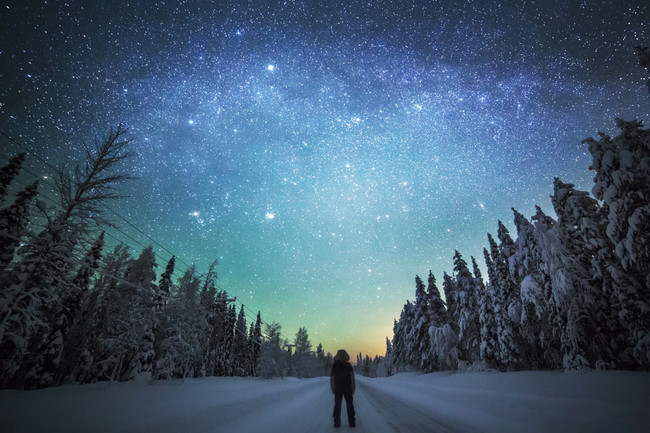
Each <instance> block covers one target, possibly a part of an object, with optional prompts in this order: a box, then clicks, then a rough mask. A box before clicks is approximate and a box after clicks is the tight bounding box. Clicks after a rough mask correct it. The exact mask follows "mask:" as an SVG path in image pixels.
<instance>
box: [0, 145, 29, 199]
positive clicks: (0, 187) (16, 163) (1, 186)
mask: <svg viewBox="0 0 650 433" xmlns="http://www.w3.org/2000/svg"><path fill="white" fill-rule="evenodd" d="M24 161H25V153H20V154H18V155H17V156H14V157H13V158H11V159H10V160H9V163H8V164H7V165H5V166H3V167H0V203H2V201H3V200H4V198H5V196H6V195H7V189H8V188H9V185H11V181H13V179H14V178H15V177H16V175H18V173H19V172H20V168H21V167H22V165H23V162H24Z"/></svg>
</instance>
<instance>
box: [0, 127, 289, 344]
mask: <svg viewBox="0 0 650 433" xmlns="http://www.w3.org/2000/svg"><path fill="white" fill-rule="evenodd" d="M0 135H2V136H4V137H5V138H7V139H8V140H10V141H11V142H12V143H14V144H15V145H17V146H18V147H20V148H21V149H23V150H24V151H26V152H28V153H29V154H30V155H32V156H34V157H35V158H36V159H38V160H39V161H41V162H42V163H43V164H45V165H46V166H48V167H50V168H51V169H52V170H54V172H59V168H57V167H55V166H54V165H52V164H51V163H50V162H49V161H47V160H46V159H44V158H42V157H41V156H39V155H38V154H37V153H36V152H35V151H33V150H32V149H31V148H29V146H27V145H25V144H23V143H21V142H19V141H17V140H15V139H14V138H13V137H11V136H10V135H9V134H7V133H6V132H4V131H3V130H0ZM0 156H2V157H3V158H5V159H6V160H7V161H10V160H11V158H10V157H8V156H7V155H4V154H0ZM21 170H24V171H25V172H26V173H28V174H31V175H32V176H33V177H34V178H36V179H37V180H38V181H39V182H43V183H44V184H46V185H48V186H49V187H50V188H52V190H53V191H56V190H57V187H56V185H54V184H52V183H51V182H49V181H48V180H47V179H43V178H42V177H41V176H39V175H37V174H36V173H34V172H33V171H31V170H29V169H28V168H26V167H21ZM17 181H18V183H21V184H22V185H23V186H27V185H26V184H25V183H23V182H21V181H19V180H17ZM38 196H39V197H44V198H45V199H46V200H48V201H50V202H52V203H54V204H56V205H59V203H58V202H57V201H56V200H55V199H53V198H51V197H49V196H48V195H46V194H43V193H40V192H39V195H38ZM101 205H102V206H103V207H104V208H106V209H107V210H108V211H110V212H111V213H112V214H113V215H115V216H117V217H118V218H119V219H121V220H122V221H124V222H125V223H126V224H128V225H129V226H131V227H132V228H133V229H135V230H136V231H137V232H138V233H140V234H142V235H143V236H145V237H146V238H147V239H149V240H150V241H151V242H153V243H154V244H156V245H157V246H158V247H160V248H161V249H163V250H164V251H165V252H167V253H168V254H170V255H171V256H173V257H175V258H176V260H178V261H179V262H180V263H181V264H183V265H185V266H186V269H185V272H187V270H188V269H189V268H191V265H189V264H188V263H187V262H185V261H184V260H183V259H182V258H181V257H180V256H178V255H176V254H174V253H172V252H171V251H170V250H169V249H167V248H166V247H165V246H163V245H162V244H161V243H159V242H158V241H156V240H155V239H154V238H152V237H151V236H149V235H148V234H147V233H145V232H144V231H143V230H141V229H140V228H139V227H137V226H136V225H135V224H133V223H132V222H130V221H129V220H128V219H127V218H125V217H124V216H122V215H121V214H120V213H118V212H117V211H115V210H114V209H112V208H111V207H110V206H108V205H107V204H106V203H103V202H102V203H101ZM109 227H110V228H112V229H115V230H117V231H118V232H120V233H121V234H122V235H124V236H126V237H127V238H129V239H131V240H132V241H133V242H135V243H136V244H138V245H140V246H141V247H142V248H145V246H144V244H142V243H141V242H140V241H138V240H137V239H135V238H134V237H132V236H131V235H129V234H127V233H125V232H124V231H122V230H121V229H119V228H118V227H117V226H115V225H114V224H109ZM104 231H105V233H106V235H108V236H109V237H111V238H113V239H114V240H116V241H117V242H119V243H122V244H125V245H127V246H129V245H128V244H127V243H125V242H123V241H122V240H120V239H119V238H117V237H115V236H114V235H112V234H111V233H109V232H107V231H106V230H104ZM154 254H156V256H158V258H160V259H161V260H162V261H163V262H164V261H165V259H164V258H163V257H161V256H160V255H158V254H157V253H154ZM80 265H81V266H83V264H80ZM103 275H106V276H107V277H108V278H115V279H116V280H118V281H120V282H122V283H125V284H128V282H127V281H126V280H124V279H122V278H120V277H117V276H114V275H108V274H103ZM204 275H205V274H200V275H198V276H197V278H201V277H203V276H204ZM131 285H132V284H131ZM215 286H216V288H217V289H219V290H221V291H223V292H225V293H227V291H226V290H224V289H223V288H221V287H220V286H218V285H215ZM235 300H236V301H237V302H239V303H240V304H241V305H242V306H243V307H244V310H248V311H250V312H251V313H252V314H253V317H254V319H253V318H251V317H250V316H248V315H247V314H246V312H245V311H244V316H245V317H246V318H247V319H248V320H249V321H250V322H255V321H257V313H255V311H253V310H252V309H251V308H249V307H248V306H246V305H245V304H244V303H243V302H242V301H241V300H239V299H237V298H236V297H235ZM262 323H263V324H264V325H266V326H268V327H270V326H271V325H270V324H269V323H268V322H266V321H264V320H262ZM278 334H279V336H280V337H282V338H284V339H285V340H288V339H287V338H286V337H285V336H284V335H282V333H278ZM267 338H268V336H267Z"/></svg>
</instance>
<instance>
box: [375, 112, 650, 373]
mask: <svg viewBox="0 0 650 433" xmlns="http://www.w3.org/2000/svg"><path fill="white" fill-rule="evenodd" d="M617 126H618V128H619V129H620V131H621V133H620V135H618V136H616V137H614V138H611V137H609V136H607V135H605V134H601V136H600V139H599V140H595V139H593V138H590V139H587V140H584V141H583V143H584V144H586V145H587V146H588V149H589V152H590V153H591V155H592V157H593V163H592V165H591V169H592V170H594V172H595V177H594V182H595V184H594V187H593V189H592V192H593V196H594V197H595V198H593V197H591V196H590V195H589V193H588V192H586V191H579V190H576V189H575V187H574V185H573V184H570V183H564V182H562V181H561V180H560V179H558V178H555V180H554V182H553V194H552V195H551V202H552V205H553V210H554V211H555V215H556V216H557V218H553V217H551V216H549V215H547V214H546V213H544V211H543V210H542V209H541V208H540V207H537V208H536V213H535V215H533V216H532V217H531V218H530V219H527V218H526V217H525V216H524V215H522V214H521V213H520V212H518V211H517V210H516V209H513V210H512V211H513V213H514V225H515V227H516V230H517V235H516V237H515V238H514V239H513V237H512V235H511V234H510V233H509V231H508V229H507V228H506V227H505V225H504V224H503V223H502V222H501V221H499V223H498V230H497V236H496V238H495V237H494V236H492V235H491V234H489V233H488V235H487V238H488V247H486V248H484V249H483V253H484V258H485V264H486V267H487V272H488V279H487V282H485V281H484V279H483V276H482V275H481V271H480V269H479V266H478V265H477V262H476V260H475V258H474V257H471V259H470V261H471V267H470V265H468V263H467V261H466V260H465V259H464V258H463V257H462V255H461V254H460V253H459V252H458V251H456V253H455V255H454V258H453V263H454V269H453V272H452V274H451V275H449V274H448V273H447V272H445V273H444V274H443V280H442V290H443V293H444V300H443V299H442V297H441V292H440V289H439V288H438V286H437V281H436V278H435V276H434V274H433V273H432V272H431V271H429V275H428V278H427V285H426V287H425V283H424V281H423V280H422V279H421V278H420V277H419V276H416V277H415V301H414V302H410V301H407V303H406V305H404V308H403V309H402V312H401V315H400V318H399V320H396V321H395V324H394V328H393V330H394V336H393V339H392V341H389V340H388V339H387V342H386V344H387V352H386V358H385V359H384V360H383V365H382V368H383V370H384V371H385V372H387V374H391V373H393V372H397V371H404V370H410V369H419V370H422V371H425V372H430V371H434V370H448V369H455V368H457V367H458V368H460V369H461V370H467V369H472V370H479V371H480V370H485V369H498V370H504V371H512V370H537V369H560V368H563V369H567V370H580V369H585V368H592V369H593V368H595V369H632V370H638V369H644V370H647V369H648V367H650V305H649V302H650V131H649V130H647V129H643V127H642V124H641V123H640V122H637V121H631V122H626V121H623V120H620V119H617Z"/></svg>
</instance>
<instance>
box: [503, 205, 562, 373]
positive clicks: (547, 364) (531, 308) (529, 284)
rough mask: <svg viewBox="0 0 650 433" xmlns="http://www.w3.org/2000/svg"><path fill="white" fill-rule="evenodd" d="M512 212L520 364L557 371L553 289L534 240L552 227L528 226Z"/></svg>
mask: <svg viewBox="0 0 650 433" xmlns="http://www.w3.org/2000/svg"><path fill="white" fill-rule="evenodd" d="M512 211H513V213H514V222H515V227H516V228H517V241H516V247H517V249H516V253H515V254H514V255H513V256H512V257H511V258H510V270H511V274H512V276H513V278H515V280H516V281H517V283H518V284H519V287H520V296H521V302H522V309H521V328H520V329H521V335H522V339H523V342H524V344H523V345H522V346H521V349H522V358H523V360H522V362H523V363H524V365H528V366H530V367H532V368H559V367H560V366H561V355H560V352H559V346H560V343H559V329H558V328H557V327H556V318H555V316H556V315H557V310H556V309H554V308H552V304H550V303H549V300H550V299H551V296H552V293H553V289H552V285H551V279H550V277H549V275H548V274H547V273H546V272H545V271H544V269H543V268H544V266H543V263H542V260H543V254H542V252H541V245H540V242H539V241H538V239H537V237H538V236H540V235H543V233H545V232H546V231H547V230H549V229H550V228H551V227H549V226H547V225H546V223H545V222H536V223H535V224H531V223H530V222H529V221H528V220H527V219H526V217H524V216H523V215H522V214H521V213H519V212H517V211H516V210H515V209H512Z"/></svg>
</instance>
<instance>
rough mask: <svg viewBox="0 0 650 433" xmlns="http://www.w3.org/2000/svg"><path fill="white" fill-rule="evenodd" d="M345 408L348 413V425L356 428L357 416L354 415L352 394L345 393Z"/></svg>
mask: <svg viewBox="0 0 650 433" xmlns="http://www.w3.org/2000/svg"><path fill="white" fill-rule="evenodd" d="M345 406H346V409H347V412H348V424H350V427H354V425H355V423H356V416H355V413H354V403H353V399H352V393H351V392H346V393H345Z"/></svg>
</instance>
